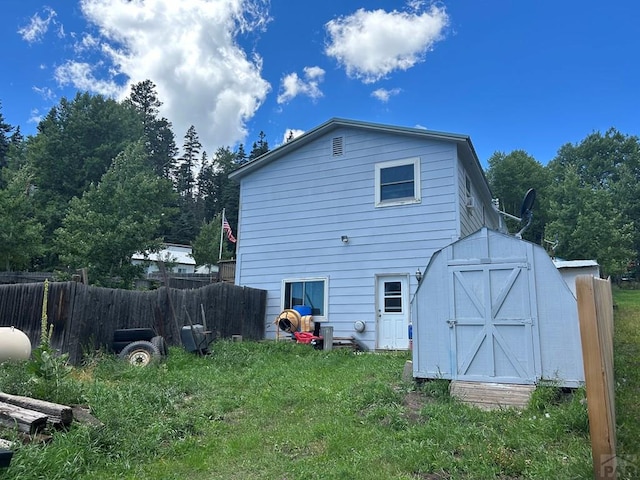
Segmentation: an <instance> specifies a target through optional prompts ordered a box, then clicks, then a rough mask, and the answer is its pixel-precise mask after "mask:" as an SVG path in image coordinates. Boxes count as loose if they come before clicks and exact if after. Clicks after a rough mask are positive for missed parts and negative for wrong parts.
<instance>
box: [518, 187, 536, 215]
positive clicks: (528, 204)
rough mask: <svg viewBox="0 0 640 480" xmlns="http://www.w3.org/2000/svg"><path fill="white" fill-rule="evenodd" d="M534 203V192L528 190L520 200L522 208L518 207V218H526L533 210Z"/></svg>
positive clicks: (531, 189) (532, 189) (533, 190)
mask: <svg viewBox="0 0 640 480" xmlns="http://www.w3.org/2000/svg"><path fill="white" fill-rule="evenodd" d="M535 201H536V190H535V189H534V188H530V189H529V190H527V193H525V194H524V198H523V199H522V206H521V207H520V217H521V218H523V219H524V218H527V217H528V216H529V215H531V210H532V209H533V203H534V202H535Z"/></svg>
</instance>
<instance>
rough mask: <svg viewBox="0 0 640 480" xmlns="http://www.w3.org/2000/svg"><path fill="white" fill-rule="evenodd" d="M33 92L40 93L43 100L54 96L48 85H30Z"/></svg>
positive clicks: (51, 98)
mask: <svg viewBox="0 0 640 480" xmlns="http://www.w3.org/2000/svg"><path fill="white" fill-rule="evenodd" d="M31 88H32V90H33V91H34V92H36V93H37V94H38V95H40V96H41V97H42V98H43V99H44V100H53V99H55V98H56V94H55V93H53V90H51V89H50V88H49V87H42V88H40V87H35V86H34V87H31Z"/></svg>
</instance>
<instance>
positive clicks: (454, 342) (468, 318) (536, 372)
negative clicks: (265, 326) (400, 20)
mask: <svg viewBox="0 0 640 480" xmlns="http://www.w3.org/2000/svg"><path fill="white" fill-rule="evenodd" d="M461 263H462V262H461ZM448 269H449V282H450V292H451V297H450V305H449V311H450V317H449V320H448V322H447V323H448V324H449V329H450V340H451V368H452V370H451V371H452V373H453V378H454V379H458V380H474V381H482V382H501V383H523V384H529V383H534V382H535V381H536V379H538V378H539V377H540V372H541V366H540V353H539V352H540V345H539V337H538V326H537V308H536V301H535V288H532V287H533V282H534V278H533V275H532V272H531V270H530V268H529V264H528V263H527V262H513V263H483V264H473V265H471V264H466V265H465V264H458V265H456V264H455V263H454V262H451V263H449V267H448Z"/></svg>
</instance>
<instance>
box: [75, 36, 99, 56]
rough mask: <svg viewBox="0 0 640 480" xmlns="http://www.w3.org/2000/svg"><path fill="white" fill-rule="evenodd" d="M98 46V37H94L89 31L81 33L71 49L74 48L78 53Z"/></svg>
mask: <svg viewBox="0 0 640 480" xmlns="http://www.w3.org/2000/svg"><path fill="white" fill-rule="evenodd" d="M99 46H100V39H98V38H96V37H95V36H93V35H91V34H90V33H87V34H83V35H82V38H81V39H80V41H77V42H76V43H75V44H74V45H73V49H74V50H75V52H76V53H78V54H79V53H82V52H85V51H88V50H93V49H95V48H98V47H99Z"/></svg>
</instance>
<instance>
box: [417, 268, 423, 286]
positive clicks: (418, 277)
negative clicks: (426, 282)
mask: <svg viewBox="0 0 640 480" xmlns="http://www.w3.org/2000/svg"><path fill="white" fill-rule="evenodd" d="M416 280H418V283H420V280H422V272H421V271H420V268H418V269H417V270H416Z"/></svg>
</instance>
